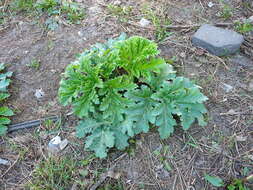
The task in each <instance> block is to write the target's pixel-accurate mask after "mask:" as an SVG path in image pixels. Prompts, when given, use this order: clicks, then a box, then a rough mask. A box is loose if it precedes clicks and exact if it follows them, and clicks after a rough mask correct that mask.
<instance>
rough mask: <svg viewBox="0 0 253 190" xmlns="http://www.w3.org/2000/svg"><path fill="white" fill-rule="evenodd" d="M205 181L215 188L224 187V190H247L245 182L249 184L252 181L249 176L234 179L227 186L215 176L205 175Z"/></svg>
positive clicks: (251, 177)
mask: <svg viewBox="0 0 253 190" xmlns="http://www.w3.org/2000/svg"><path fill="white" fill-rule="evenodd" d="M205 180H207V181H208V182H209V183H210V184H212V185H213V186H215V187H225V189H226V190H249V189H248V188H247V187H246V186H245V182H250V181H252V180H253V175H250V176H248V177H246V178H243V179H234V180H233V181H232V182H230V183H228V184H227V185H225V184H224V182H223V180H222V179H221V178H219V177H216V176H209V175H205Z"/></svg>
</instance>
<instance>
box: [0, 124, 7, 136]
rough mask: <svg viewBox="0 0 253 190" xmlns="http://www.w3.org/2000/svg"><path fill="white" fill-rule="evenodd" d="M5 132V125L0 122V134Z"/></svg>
mask: <svg viewBox="0 0 253 190" xmlns="http://www.w3.org/2000/svg"><path fill="white" fill-rule="evenodd" d="M6 132H7V127H6V126H4V125H1V124H0V136H2V135H5V134H6Z"/></svg>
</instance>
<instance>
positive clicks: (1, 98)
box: [0, 93, 10, 101]
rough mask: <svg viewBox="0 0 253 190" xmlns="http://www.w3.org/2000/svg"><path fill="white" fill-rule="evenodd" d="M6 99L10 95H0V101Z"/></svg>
mask: <svg viewBox="0 0 253 190" xmlns="http://www.w3.org/2000/svg"><path fill="white" fill-rule="evenodd" d="M8 97H10V94H8V93H0V101H2V100H5V99H6V98H8Z"/></svg>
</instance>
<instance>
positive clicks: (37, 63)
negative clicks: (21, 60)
mask: <svg viewBox="0 0 253 190" xmlns="http://www.w3.org/2000/svg"><path fill="white" fill-rule="evenodd" d="M26 66H27V67H29V68H32V69H36V70H38V69H39V68H40V61H39V60H37V59H32V61H31V63H29V64H26Z"/></svg>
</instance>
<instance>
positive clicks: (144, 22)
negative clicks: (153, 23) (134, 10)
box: [139, 18, 150, 27]
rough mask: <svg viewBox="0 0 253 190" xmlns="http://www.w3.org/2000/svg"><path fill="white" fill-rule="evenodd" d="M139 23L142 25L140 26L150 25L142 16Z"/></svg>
mask: <svg viewBox="0 0 253 190" xmlns="http://www.w3.org/2000/svg"><path fill="white" fill-rule="evenodd" d="M139 23H140V26H142V27H146V26H148V25H150V21H149V20H147V19H145V18H142V19H141V20H140V22H139Z"/></svg>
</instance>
